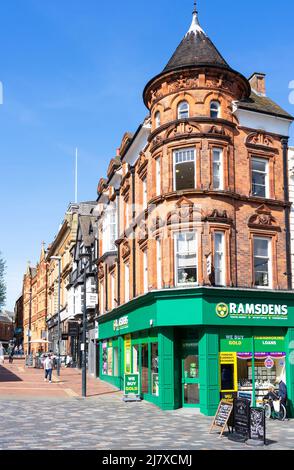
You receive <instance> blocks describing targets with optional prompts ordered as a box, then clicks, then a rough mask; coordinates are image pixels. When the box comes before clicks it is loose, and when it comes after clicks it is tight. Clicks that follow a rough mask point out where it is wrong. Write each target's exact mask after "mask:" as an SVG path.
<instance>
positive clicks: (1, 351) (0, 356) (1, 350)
mask: <svg viewBox="0 0 294 470" xmlns="http://www.w3.org/2000/svg"><path fill="white" fill-rule="evenodd" d="M4 361H5V356H4V348H3V345H2V343H0V364H2V365H3V364H4Z"/></svg>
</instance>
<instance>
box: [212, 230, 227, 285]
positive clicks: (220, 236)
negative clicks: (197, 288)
mask: <svg viewBox="0 0 294 470" xmlns="http://www.w3.org/2000/svg"><path fill="white" fill-rule="evenodd" d="M214 276H215V285H216V286H225V285H226V253H225V233H224V232H215V234H214Z"/></svg>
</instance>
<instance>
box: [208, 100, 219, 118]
mask: <svg viewBox="0 0 294 470" xmlns="http://www.w3.org/2000/svg"><path fill="white" fill-rule="evenodd" d="M210 117H211V118H212V119H217V118H219V117H220V103H219V101H212V102H211V103H210Z"/></svg>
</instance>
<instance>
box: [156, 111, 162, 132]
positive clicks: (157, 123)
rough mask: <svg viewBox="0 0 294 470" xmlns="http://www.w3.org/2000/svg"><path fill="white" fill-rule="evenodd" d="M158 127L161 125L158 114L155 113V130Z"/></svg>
mask: <svg viewBox="0 0 294 470" xmlns="http://www.w3.org/2000/svg"><path fill="white" fill-rule="evenodd" d="M160 125H161V117H160V112H159V111H157V113H155V127H156V129H158V127H160Z"/></svg>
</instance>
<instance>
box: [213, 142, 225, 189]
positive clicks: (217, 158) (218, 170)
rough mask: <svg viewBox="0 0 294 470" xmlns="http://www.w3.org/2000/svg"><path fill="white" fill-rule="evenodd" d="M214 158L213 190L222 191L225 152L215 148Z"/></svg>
mask: <svg viewBox="0 0 294 470" xmlns="http://www.w3.org/2000/svg"><path fill="white" fill-rule="evenodd" d="M212 158H213V163H212V167H213V189H219V190H222V189H223V187H224V183H223V151H222V149H217V148H214V149H213V151H212Z"/></svg>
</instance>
